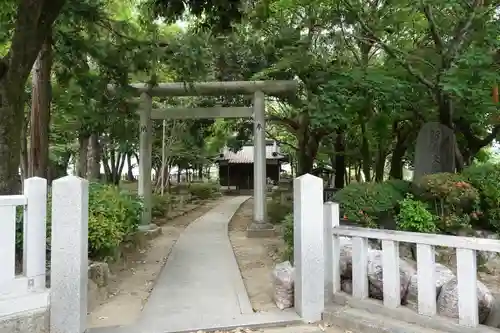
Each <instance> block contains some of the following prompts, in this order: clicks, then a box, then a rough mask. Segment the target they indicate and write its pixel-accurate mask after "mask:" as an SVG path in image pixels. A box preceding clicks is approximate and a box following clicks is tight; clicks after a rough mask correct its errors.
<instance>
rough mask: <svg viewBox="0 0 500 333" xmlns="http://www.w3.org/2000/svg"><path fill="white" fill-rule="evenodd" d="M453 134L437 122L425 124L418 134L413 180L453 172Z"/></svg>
mask: <svg viewBox="0 0 500 333" xmlns="http://www.w3.org/2000/svg"><path fill="white" fill-rule="evenodd" d="M455 145H456V140H455V134H454V133H453V130H452V129H450V128H449V127H447V126H445V125H442V124H439V123H437V122H430V123H426V124H425V125H424V126H423V127H422V128H421V129H420V132H419V133H418V137H417V143H416V147H415V162H414V164H415V171H414V174H413V179H414V180H417V179H419V178H420V177H422V176H424V175H430V174H434V173H439V172H455Z"/></svg>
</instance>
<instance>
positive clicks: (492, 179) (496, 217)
mask: <svg viewBox="0 0 500 333" xmlns="http://www.w3.org/2000/svg"><path fill="white" fill-rule="evenodd" d="M462 174H463V176H464V177H465V178H466V179H467V181H468V182H470V183H471V184H472V185H473V186H474V187H475V188H476V189H477V190H478V191H479V198H480V199H479V203H480V204H479V206H480V211H479V212H477V213H476V214H475V216H472V217H473V218H477V219H478V221H479V223H481V227H483V228H487V229H490V230H493V231H497V232H498V231H500V164H492V163H485V164H480V165H473V166H470V167H468V168H466V169H465V170H464V171H463V173H462ZM483 213H484V214H483Z"/></svg>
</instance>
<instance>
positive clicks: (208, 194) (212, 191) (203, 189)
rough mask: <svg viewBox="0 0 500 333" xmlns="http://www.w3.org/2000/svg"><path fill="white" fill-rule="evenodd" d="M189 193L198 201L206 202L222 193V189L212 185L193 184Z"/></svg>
mask: <svg viewBox="0 0 500 333" xmlns="http://www.w3.org/2000/svg"><path fill="white" fill-rule="evenodd" d="M189 193H190V194H191V195H192V196H193V197H194V198H196V199H201V200H206V199H210V198H213V197H214V196H216V195H217V194H219V193H220V188H219V186H218V185H216V184H212V183H193V184H191V186H190V187H189Z"/></svg>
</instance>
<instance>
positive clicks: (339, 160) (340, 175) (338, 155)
mask: <svg viewBox="0 0 500 333" xmlns="http://www.w3.org/2000/svg"><path fill="white" fill-rule="evenodd" d="M345 169H346V165H345V144H344V133H343V131H341V130H337V136H336V138H335V186H334V187H335V188H337V189H341V188H344V184H345V183H344V179H345V176H346V172H345Z"/></svg>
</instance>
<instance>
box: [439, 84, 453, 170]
mask: <svg viewBox="0 0 500 333" xmlns="http://www.w3.org/2000/svg"><path fill="white" fill-rule="evenodd" d="M437 101H438V108H439V122H440V123H441V124H442V125H445V126H447V127H448V128H450V129H452V130H453V128H454V126H453V103H452V100H451V97H450V96H449V95H448V94H446V93H444V92H443V91H442V90H440V89H439V90H438V93H437ZM452 149H453V148H452ZM449 156H454V157H455V158H456V151H453V152H451V153H450V152H446V151H441V156H440V158H441V161H446V160H448V158H449ZM444 165H450V164H449V163H444V164H442V166H444ZM442 171H443V172H455V169H449V170H442Z"/></svg>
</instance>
